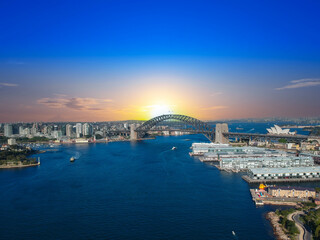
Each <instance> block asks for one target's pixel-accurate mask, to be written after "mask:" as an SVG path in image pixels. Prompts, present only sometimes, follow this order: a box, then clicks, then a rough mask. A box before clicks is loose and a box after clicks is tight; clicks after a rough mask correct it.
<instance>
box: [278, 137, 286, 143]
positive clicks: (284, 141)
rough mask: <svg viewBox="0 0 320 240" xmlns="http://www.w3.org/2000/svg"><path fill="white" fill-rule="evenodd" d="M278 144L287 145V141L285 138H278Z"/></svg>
mask: <svg viewBox="0 0 320 240" xmlns="http://www.w3.org/2000/svg"><path fill="white" fill-rule="evenodd" d="M279 143H287V139H285V138H280V139H279Z"/></svg>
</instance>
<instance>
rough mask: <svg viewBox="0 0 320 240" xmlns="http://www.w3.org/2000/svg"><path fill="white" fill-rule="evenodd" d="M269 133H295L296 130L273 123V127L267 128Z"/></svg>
mask: <svg viewBox="0 0 320 240" xmlns="http://www.w3.org/2000/svg"><path fill="white" fill-rule="evenodd" d="M267 131H268V133H269V134H274V135H295V134H296V132H290V129H282V128H281V127H279V126H278V125H274V127H271V128H267Z"/></svg>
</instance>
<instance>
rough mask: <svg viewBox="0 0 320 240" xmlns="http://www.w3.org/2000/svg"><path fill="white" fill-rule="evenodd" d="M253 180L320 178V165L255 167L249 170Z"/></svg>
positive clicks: (249, 175)
mask: <svg viewBox="0 0 320 240" xmlns="http://www.w3.org/2000/svg"><path fill="white" fill-rule="evenodd" d="M248 177H249V178H250V179H252V180H259V181H261V180H264V181H268V180H269V181H272V180H278V179H284V180H288V179H293V180H294V179H296V180H303V179H320V166H313V167H289V168H253V169H250V170H249V171H248Z"/></svg>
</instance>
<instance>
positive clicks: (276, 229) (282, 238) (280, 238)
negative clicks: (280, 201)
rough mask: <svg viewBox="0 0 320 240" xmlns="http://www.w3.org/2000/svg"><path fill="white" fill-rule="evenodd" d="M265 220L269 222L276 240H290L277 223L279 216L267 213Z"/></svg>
mask: <svg viewBox="0 0 320 240" xmlns="http://www.w3.org/2000/svg"><path fill="white" fill-rule="evenodd" d="M266 219H267V220H269V222H270V224H271V226H272V229H273V233H274V235H275V237H276V239H277V240H291V239H290V238H289V237H288V235H287V234H286V233H285V232H284V231H283V229H282V226H281V224H280V223H279V216H278V215H277V214H276V213H275V212H268V213H267V215H266Z"/></svg>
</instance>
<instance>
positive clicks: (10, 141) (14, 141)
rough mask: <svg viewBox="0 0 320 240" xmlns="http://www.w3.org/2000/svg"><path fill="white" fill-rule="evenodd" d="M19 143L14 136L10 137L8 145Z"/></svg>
mask: <svg viewBox="0 0 320 240" xmlns="http://www.w3.org/2000/svg"><path fill="white" fill-rule="evenodd" d="M16 144H17V142H16V139H14V138H9V139H8V145H10V146H11V145H16Z"/></svg>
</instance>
